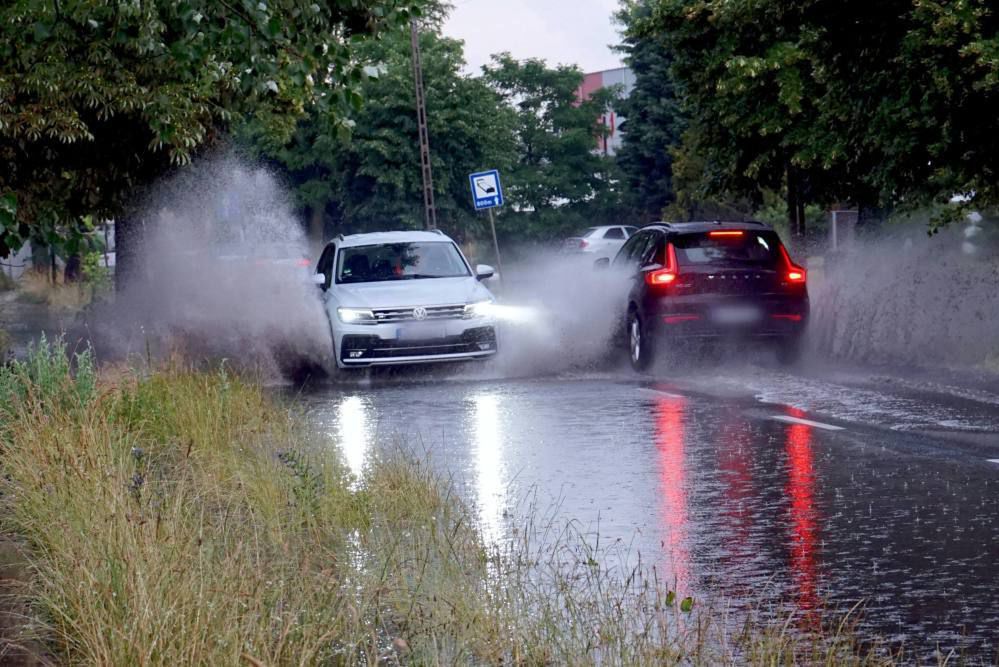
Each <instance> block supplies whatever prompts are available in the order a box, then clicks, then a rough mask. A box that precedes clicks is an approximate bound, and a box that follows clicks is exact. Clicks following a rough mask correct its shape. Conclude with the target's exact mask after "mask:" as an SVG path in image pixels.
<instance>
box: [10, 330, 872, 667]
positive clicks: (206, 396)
mask: <svg viewBox="0 0 999 667" xmlns="http://www.w3.org/2000/svg"><path fill="white" fill-rule="evenodd" d="M0 447H2V467H3V470H2V472H3V476H2V480H0V491H2V511H0V518H2V526H3V532H4V535H5V538H6V541H5V544H9V545H14V546H13V547H12V548H8V551H11V550H13V552H14V553H19V554H20V558H22V559H23V562H22V563H21V564H20V566H19V567H17V568H15V569H16V571H18V572H21V576H22V578H23V581H22V585H21V586H20V588H17V589H15V590H10V587H9V586H8V587H7V591H6V592H7V599H6V601H5V604H4V609H6V610H7V614H6V615H5V618H7V619H8V623H6V624H5V625H4V626H2V629H3V632H4V633H5V634H6V635H7V636H5V637H4V650H3V653H2V655H4V656H8V657H10V656H14V655H21V656H23V655H25V652H26V651H29V652H33V653H34V655H35V657H36V658H37V659H40V660H44V661H47V662H55V663H69V664H108V665H110V664H116V665H117V664H120V665H125V664H240V663H242V664H252V665H260V664H266V665H278V664H314V663H321V664H365V663H367V664H373V663H375V662H382V661H384V662H388V663H389V664H395V663H407V664H468V663H483V664H500V663H503V664H510V663H513V664H595V663H598V662H599V663H605V664H669V663H678V662H684V663H691V664H732V663H738V664H742V663H745V662H749V663H754V664H795V663H807V664H814V663H826V664H850V663H853V664H887V663H888V662H889V661H888V660H887V659H884V658H881V657H877V656H878V655H879V654H878V653H875V652H873V651H870V650H867V651H862V650H861V649H860V648H859V647H858V644H857V643H856V642H855V640H854V639H852V638H851V636H850V633H849V632H847V631H846V630H845V629H844V627H845V626H844V627H833V628H832V630H831V631H830V632H828V633H827V632H824V631H820V630H815V629H810V630H804V629H803V628H805V627H806V626H805V625H802V624H799V620H800V619H794V618H793V617H792V618H786V619H785V620H784V621H781V622H775V621H772V620H771V621H762V620H749V621H740V622H736V621H734V620H733V618H730V617H729V616H728V615H726V614H720V613H714V612H712V611H711V610H708V609H701V608H700V607H698V606H697V605H696V604H695V603H694V601H693V600H689V599H686V600H679V599H677V598H676V597H675V596H674V595H673V594H672V593H670V592H669V591H668V590H667V588H666V587H665V586H662V585H661V583H660V582H658V581H656V579H655V577H654V576H646V574H643V572H642V571H641V569H640V568H639V569H635V570H629V571H621V570H619V569H618V568H616V567H613V566H609V565H608V564H606V563H603V562H601V559H602V557H603V556H602V554H600V553H599V552H596V551H594V550H592V549H589V548H588V547H587V546H586V545H585V540H583V539H582V538H581V537H579V536H576V535H575V534H574V533H573V532H572V531H571V530H564V531H562V532H560V533H556V535H558V536H557V537H555V538H554V539H545V540H544V541H542V542H539V543H538V544H537V545H536V546H532V545H531V542H532V540H531V539H529V538H525V539H524V541H523V542H521V543H520V544H518V545H516V546H513V547H510V548H508V549H505V550H502V551H500V550H498V549H487V548H486V547H484V546H483V541H482V540H481V537H480V535H479V533H478V530H477V528H476V525H475V521H474V518H473V516H474V515H473V514H472V513H471V512H470V511H469V510H468V508H467V507H466V506H465V505H464V504H463V503H462V501H461V500H460V499H459V498H458V497H457V496H456V495H455V494H454V490H453V489H452V488H451V486H450V485H449V484H448V483H447V482H446V481H445V480H442V479H440V478H439V477H437V476H435V475H434V474H432V473H431V472H429V469H428V468H427V467H426V466H425V465H422V464H420V463H419V462H416V461H413V460H410V459H407V458H406V457H403V456H399V457H394V458H383V459H381V460H376V461H374V462H373V463H372V465H371V467H370V469H369V470H368V471H367V472H366V474H365V477H364V480H363V482H361V481H359V480H356V479H353V478H351V477H350V475H349V473H348V472H347V470H346V468H345V467H344V466H343V464H342V463H341V461H340V460H339V458H338V456H337V455H336V454H335V451H336V450H335V448H333V447H331V446H330V443H328V442H322V441H316V440H315V439H314V438H311V437H310V436H309V435H308V433H307V432H306V431H305V429H304V428H303V426H302V422H301V421H300V420H299V419H298V417H297V416H296V415H295V414H294V413H293V412H289V411H288V410H287V409H286V408H284V407H283V406H282V405H281V404H280V403H278V402H276V401H275V400H273V399H272V398H270V397H269V396H268V395H266V394H265V393H264V392H263V390H262V389H261V388H260V387H259V386H258V385H256V384H254V383H253V382H251V381H247V380H245V379H241V378H238V377H233V376H232V375H230V374H229V373H228V372H227V371H226V370H225V369H224V368H221V369H219V370H217V371H215V372H211V373H203V372H195V371H191V370H187V369H186V368H185V367H184V366H182V365H181V364H179V363H178V364H173V365H168V366H165V367H163V368H162V369H160V370H157V371H155V372H138V371H135V370H132V369H128V368H106V369H104V370H102V371H100V372H99V371H98V370H97V368H96V367H95V365H94V363H93V360H92V358H91V356H90V355H89V354H87V353H83V354H79V355H76V356H75V357H74V358H72V359H71V358H69V357H68V356H67V355H66V354H65V352H64V351H63V349H62V347H61V346H59V345H49V344H46V343H45V342H44V341H43V342H42V343H41V345H40V346H38V347H37V348H34V349H32V350H31V353H30V354H29V357H28V359H27V360H26V361H24V362H19V363H15V364H13V365H9V366H6V367H3V368H2V369H0ZM533 532H534V531H526V532H525V534H532V533H533ZM11 609H14V610H20V611H17V614H18V616H17V618H18V619H19V620H18V622H17V623H13V624H11V623H10V622H9V619H10V618H11V612H10V610H11ZM761 618H762V617H761ZM7 626H10V627H7ZM807 627H808V628H816V627H818V625H816V624H814V623H809V624H808V625H807ZM32 647H33V648H32ZM19 652H20V653H19Z"/></svg>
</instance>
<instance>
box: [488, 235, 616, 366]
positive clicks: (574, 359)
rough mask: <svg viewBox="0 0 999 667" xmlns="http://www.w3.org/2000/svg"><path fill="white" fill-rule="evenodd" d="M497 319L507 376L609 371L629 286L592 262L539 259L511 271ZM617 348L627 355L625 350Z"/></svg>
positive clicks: (558, 257) (557, 257)
mask: <svg viewBox="0 0 999 667" xmlns="http://www.w3.org/2000/svg"><path fill="white" fill-rule="evenodd" d="M509 274H510V277H509V278H507V280H506V282H505V284H504V285H503V288H502V291H501V301H502V303H503V304H505V305H503V306H501V307H500V308H499V309H498V312H497V315H498V318H499V320H500V327H501V334H502V335H501V340H500V342H501V345H502V348H503V349H502V351H501V357H500V359H499V360H498V361H497V366H498V368H499V370H500V372H501V373H503V374H504V375H507V376H521V375H532V374H541V373H554V372H561V371H566V370H572V369H579V368H592V367H595V366H601V365H605V364H606V362H607V360H608V358H609V356H611V350H612V346H613V344H614V342H615V340H616V339H615V336H616V335H617V334H618V333H619V332H618V331H617V327H618V325H619V324H620V322H621V317H622V314H623V308H624V304H625V296H626V295H627V288H628V283H627V281H623V280H622V279H621V277H620V276H619V275H618V274H616V273H614V272H612V271H609V270H598V269H596V268H595V267H594V265H593V258H591V257H589V256H584V257H579V256H566V255H561V254H557V253H553V252H546V253H536V254H534V255H533V256H530V257H528V258H526V259H525V260H523V261H522V262H520V263H519V264H518V265H516V266H514V267H512V269H511V270H510V272H509ZM617 347H619V348H621V349H623V345H618V346H617Z"/></svg>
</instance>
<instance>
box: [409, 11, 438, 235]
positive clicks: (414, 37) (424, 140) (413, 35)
mask: <svg viewBox="0 0 999 667" xmlns="http://www.w3.org/2000/svg"><path fill="white" fill-rule="evenodd" d="M409 36H410V41H411V42H412V47H413V84H414V85H413V87H414V88H415V89H416V121H417V124H418V125H419V128H420V171H421V173H422V175H423V210H424V220H425V222H424V224H425V226H426V228H427V229H437V209H436V208H435V207H434V175H433V172H432V171H431V169H430V135H429V134H428V133H427V104H426V100H425V99H424V97H423V61H422V60H421V59H420V33H419V31H418V30H417V28H416V20H415V19H414V20H412V21H410V23H409Z"/></svg>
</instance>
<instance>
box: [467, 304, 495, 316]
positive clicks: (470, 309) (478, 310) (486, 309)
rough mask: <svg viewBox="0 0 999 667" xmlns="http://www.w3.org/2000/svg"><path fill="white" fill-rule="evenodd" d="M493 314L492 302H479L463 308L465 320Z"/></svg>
mask: <svg viewBox="0 0 999 667" xmlns="http://www.w3.org/2000/svg"><path fill="white" fill-rule="evenodd" d="M492 314H493V302H492V301H488V300H487V301H479V302H478V303H470V304H468V305H467V306H465V319H466V320H471V319H475V318H476V317H489V316H490V315H492Z"/></svg>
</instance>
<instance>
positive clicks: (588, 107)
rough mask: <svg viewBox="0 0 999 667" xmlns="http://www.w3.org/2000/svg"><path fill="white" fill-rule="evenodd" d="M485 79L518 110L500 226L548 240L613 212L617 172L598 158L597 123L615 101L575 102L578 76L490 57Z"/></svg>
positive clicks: (608, 94) (608, 95)
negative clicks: (508, 222)
mask: <svg viewBox="0 0 999 667" xmlns="http://www.w3.org/2000/svg"><path fill="white" fill-rule="evenodd" d="M483 72H484V74H485V78H486V80H487V81H489V83H490V85H492V87H493V88H494V89H495V90H496V91H497V92H498V93H499V94H500V95H501V96H502V97H503V99H504V100H505V102H506V103H507V104H508V105H509V106H510V107H512V108H513V109H515V110H516V112H517V124H516V131H515V148H516V152H517V156H516V162H515V164H514V166H513V168H512V169H511V171H510V174H509V177H508V178H506V179H505V195H506V198H507V200H508V203H509V206H508V207H507V208H506V209H505V210H504V212H503V213H502V215H501V219H511V218H518V219H517V221H516V225H517V228H518V230H519V231H518V233H520V234H526V235H528V236H534V237H535V238H541V239H551V238H554V237H556V236H559V235H562V234H564V233H565V232H566V231H569V230H571V229H573V228H575V227H579V226H581V225H587V226H588V225H590V224H593V216H592V214H593V212H594V211H595V210H601V209H602V210H605V211H608V212H609V211H612V210H615V205H614V202H615V200H616V199H617V197H618V195H619V193H618V187H619V186H618V184H617V183H616V181H617V172H616V165H615V164H614V161H613V160H612V159H610V158H607V157H605V156H602V155H600V154H598V153H597V152H596V147H597V143H598V139H599V138H600V137H601V136H602V133H603V132H604V129H603V126H602V125H600V124H599V123H598V119H599V118H600V116H601V115H602V114H604V113H606V112H607V110H608V109H609V108H610V103H611V101H612V99H614V97H615V95H616V92H617V91H614V90H608V89H604V90H601V91H598V92H597V93H596V94H594V95H593V96H591V97H590V98H588V99H580V97H579V89H580V86H581V85H582V83H583V73H582V72H581V71H580V70H579V69H578V68H576V67H570V66H564V65H562V66H559V67H556V68H549V67H548V66H547V65H546V64H545V63H544V61H542V60H536V59H530V60H524V61H517V60H514V59H513V58H512V57H510V55H509V54H500V55H497V56H493V63H492V64H491V65H487V66H485V67H484V68H483Z"/></svg>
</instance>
